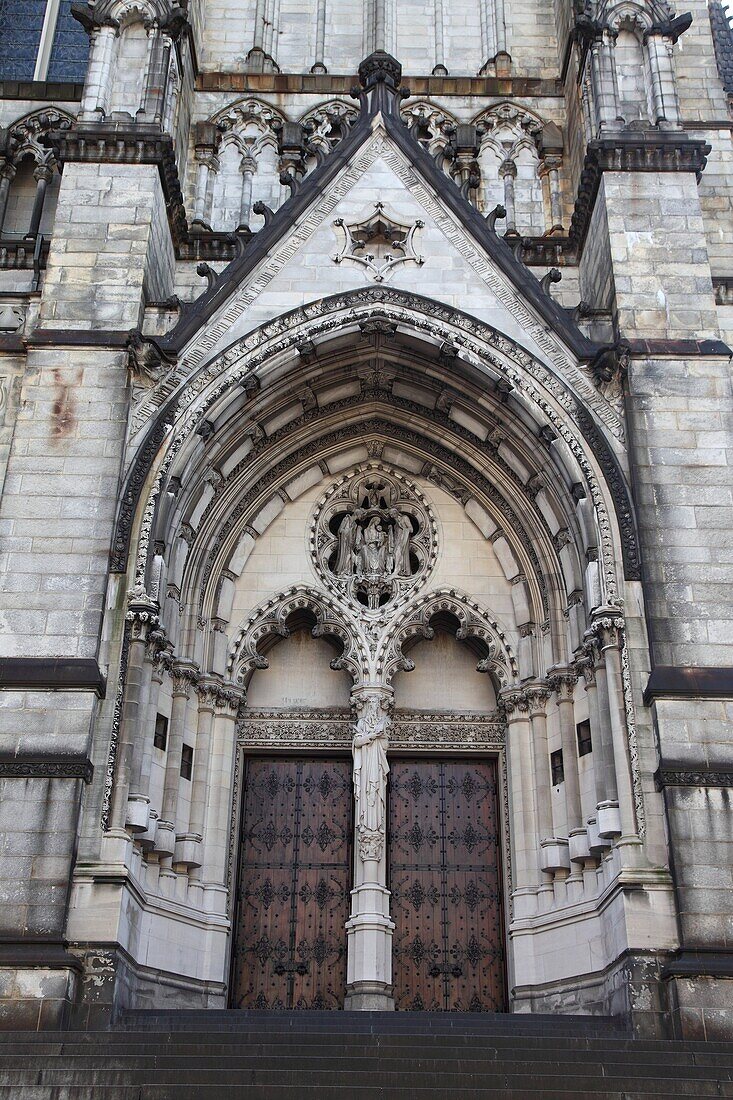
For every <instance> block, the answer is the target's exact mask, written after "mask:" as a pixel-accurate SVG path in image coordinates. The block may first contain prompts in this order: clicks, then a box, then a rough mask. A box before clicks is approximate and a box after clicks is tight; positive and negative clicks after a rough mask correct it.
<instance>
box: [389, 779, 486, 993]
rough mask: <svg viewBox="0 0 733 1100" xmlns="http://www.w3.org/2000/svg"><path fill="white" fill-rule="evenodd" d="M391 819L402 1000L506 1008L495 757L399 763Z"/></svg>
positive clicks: (397, 980)
mask: <svg viewBox="0 0 733 1100" xmlns="http://www.w3.org/2000/svg"><path fill="white" fill-rule="evenodd" d="M389 823H390V829H389V852H390V878H391V882H390V888H391V891H392V906H391V912H392V919H393V920H394V922H395V925H396V927H395V933H394V948H393V977H394V992H395V1003H396V1007H397V1008H398V1009H403V1010H411V1011H415V1010H421V1009H428V1010H433V1011H434V1010H446V1011H454V1012H500V1011H502V1010H503V1008H504V1004H505V999H504V965H503V958H504V952H503V929H502V915H501V913H502V911H501V872H500V865H499V837H498V824H497V799H496V765H495V762H493V761H476V762H473V761H465V762H460V761H454V762H449V761H440V760H432V759H428V760H395V761H393V762H392V763H391V772H390V787H389Z"/></svg>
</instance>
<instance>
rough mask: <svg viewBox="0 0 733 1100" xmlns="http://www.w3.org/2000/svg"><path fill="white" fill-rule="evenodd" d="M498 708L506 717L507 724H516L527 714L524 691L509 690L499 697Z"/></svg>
mask: <svg viewBox="0 0 733 1100" xmlns="http://www.w3.org/2000/svg"><path fill="white" fill-rule="evenodd" d="M499 707H500V709H501V710H502V711H503V712H504V714H505V715H506V720H507V722H516V721H518V720H519V719H521V718H525V717H526V716H527V714H528V713H529V699H528V697H527V693H526V691H522V690H521V689H518V688H509V689H508V690H507V691H502V692H501V694H500V696H499Z"/></svg>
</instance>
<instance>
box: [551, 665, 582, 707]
mask: <svg viewBox="0 0 733 1100" xmlns="http://www.w3.org/2000/svg"><path fill="white" fill-rule="evenodd" d="M577 682H578V677H577V676H576V675H575V673H574V672H573V670H572V669H571V668H554V669H551V670H550V675H549V676H548V677H547V684H548V686H549V687H550V689H551V691H553V692H554V693H555V695H556V696H557V701H558V703H569V702H572V699H573V690H574V688H575V685H576V684H577Z"/></svg>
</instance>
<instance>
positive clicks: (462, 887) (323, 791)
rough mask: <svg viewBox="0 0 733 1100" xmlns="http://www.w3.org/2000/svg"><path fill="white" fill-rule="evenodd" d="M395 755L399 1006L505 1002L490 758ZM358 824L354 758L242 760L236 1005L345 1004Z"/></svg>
mask: <svg viewBox="0 0 733 1100" xmlns="http://www.w3.org/2000/svg"><path fill="white" fill-rule="evenodd" d="M390 768H391V771H390V783H389V799H388V849H387V850H388V885H389V887H390V890H391V892H392V901H391V915H392V919H393V921H394V922H395V932H394V939H393V978H394V982H393V984H394V996H395V1003H396V1007H397V1008H398V1009H402V1010H420V1009H430V1010H446V1011H473V1012H475V1011H481V1012H497V1011H501V1010H502V1009H503V1008H504V1005H505V998H504V960H503V929H502V911H501V872H500V864H499V838H498V814H497V786H496V766H495V762H493V761H490V760H489V761H485V760H473V759H471V758H464V759H462V760H460V759H459V760H452V761H451V760H436V759H433V758H429V757H423V758H415V759H400V758H397V759H393V760H391V762H390ZM352 834H353V793H352V781H351V760H350V759H348V758H344V759H338V758H323V759H316V760H312V759H311V760H308V759H305V758H302V757H301V758H285V757H272V758H267V759H263V758H252V759H250V760H249V761H248V763H247V768H246V774H245V784H244V799H243V821H242V843H241V850H240V853H241V854H240V866H239V889H238V901H237V915H236V937H235V952H234V970H233V982H232V1005H233V1007H235V1008H261V1009H283V1008H292V1009H317V1008H333V1009H337V1008H342V1007H343V1003H344V997H345V993H346V931H345V925H346V922H347V920H348V918H349V910H350V889H351V885H352V858H353V857H352Z"/></svg>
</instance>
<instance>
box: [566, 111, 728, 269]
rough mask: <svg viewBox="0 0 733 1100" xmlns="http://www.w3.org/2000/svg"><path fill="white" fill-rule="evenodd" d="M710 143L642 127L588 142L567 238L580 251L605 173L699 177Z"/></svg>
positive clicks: (680, 134)
mask: <svg viewBox="0 0 733 1100" xmlns="http://www.w3.org/2000/svg"><path fill="white" fill-rule="evenodd" d="M710 149H711V146H710V145H708V144H707V142H705V141H703V140H701V139H699V138H698V139H696V138H689V137H687V136H686V135H685V134H683V133H671V132H668V131H663V130H662V131H658V130H644V131H639V132H636V133H631V134H628V133H623V134H614V135H613V136H612V137H602V138H598V139H596V140H595V141H591V142H589V143H588V148H587V150H586V154H585V162H584V164H583V171H582V172H581V176H580V183H579V185H578V194H577V197H576V200H575V210H574V211H573V217H572V221H571V223H570V240H571V241H572V242H574V243H575V244H576V245H577V248H578V250H582V248H583V244H584V242H585V236H586V233H587V232H588V227H589V225H590V220H591V216H592V214H593V207H594V206H595V202H596V196H597V195H598V188H599V187H600V183H601V179H602V177H603V173H604V172H694V173H695V175H696V176H697V178H698V180H699V179H700V176H701V175H702V171H703V169H704V167H705V165H706V163H707V156H708V153H709V152H710Z"/></svg>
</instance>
